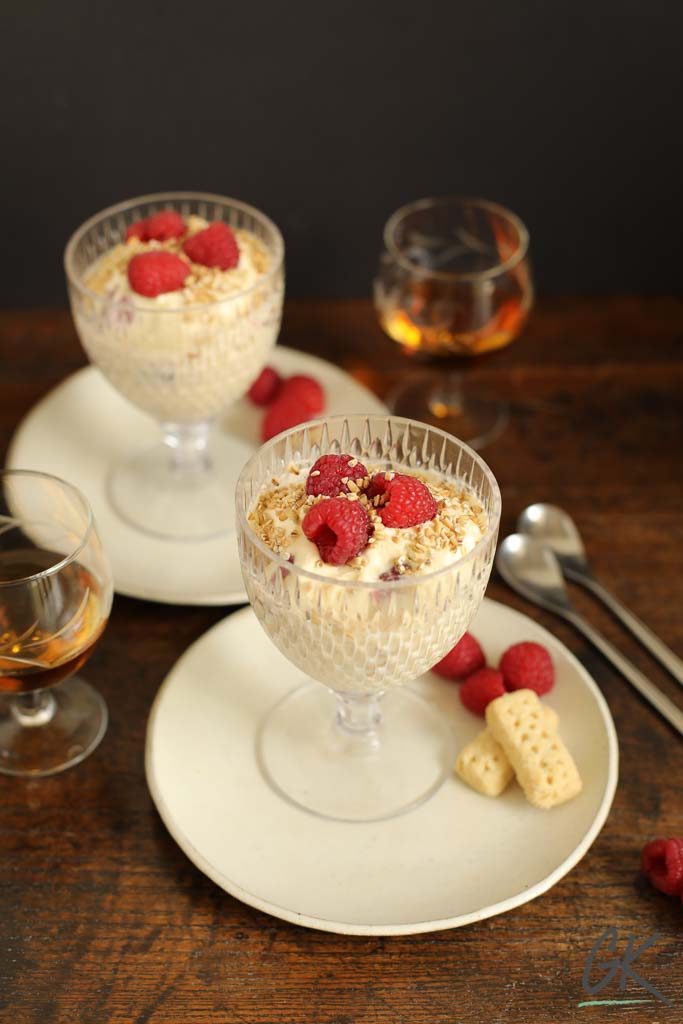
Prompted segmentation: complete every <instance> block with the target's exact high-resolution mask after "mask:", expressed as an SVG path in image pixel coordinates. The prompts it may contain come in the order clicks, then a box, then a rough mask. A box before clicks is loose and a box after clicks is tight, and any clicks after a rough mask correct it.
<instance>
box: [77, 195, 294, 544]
mask: <svg viewBox="0 0 683 1024" xmlns="http://www.w3.org/2000/svg"><path fill="white" fill-rule="evenodd" d="M162 209H173V210H176V211H177V212H178V213H180V214H181V215H182V216H183V217H188V216H190V215H191V214H195V215H198V216H201V217H203V218H205V219H206V220H208V221H214V220H221V221H224V222H226V223H227V224H229V225H230V226H231V227H232V228H233V230H238V229H245V230H248V231H250V232H251V233H252V234H253V235H255V236H256V237H257V238H258V239H259V241H260V242H261V243H262V245H263V246H264V248H265V250H266V251H267V253H268V256H269V266H268V269H267V271H266V272H265V273H264V274H263V275H262V276H260V277H259V278H258V279H257V280H256V282H255V283H252V284H251V285H249V286H248V287H245V288H244V289H243V290H241V291H239V292H236V293H235V294H234V295H230V296H228V297H226V298H223V299H220V300H218V301H212V302H205V303H193V304H192V305H181V304H180V302H179V301H178V297H177V293H173V292H170V293H167V294H165V295H162V296H159V297H158V298H157V299H147V298H145V297H144V296H136V295H129V294H125V295H121V294H116V293H112V294H107V295H99V294H97V293H96V292H94V291H92V290H91V289H90V288H88V287H87V285H86V284H85V280H86V278H87V276H88V272H89V271H90V270H91V268H92V266H93V264H94V263H95V262H96V260H98V259H99V257H100V256H102V254H103V253H105V252H107V251H108V250H110V249H111V248H112V247H113V246H115V245H116V244H117V243H119V242H121V241H123V240H124V239H125V236H126V229H127V228H128V226H129V225H130V224H132V223H133V221H136V220H139V219H141V218H144V217H148V216H150V214H152V213H156V212H158V211H159V210H162ZM64 266H65V270H66V277H67V283H68V289H69V298H70V300H71V309H72V313H73V317H74V322H75V324H76V329H77V331H78V334H79V337H80V339H81V342H82V344H83V347H84V349H85V351H86V352H87V354H88V356H89V357H90V359H91V360H92V362H93V363H95V365H96V366H98V367H99V369H100V370H101V371H102V373H103V374H104V375H105V377H107V379H108V380H109V381H110V382H111V383H112V384H113V386H114V387H115V388H116V389H117V391H119V392H120V393H121V394H122V395H124V396H125V397H126V398H127V399H128V400H129V401H130V402H132V403H133V404H134V405H136V406H137V407H138V408H139V409H142V410H143V412H146V413H148V414H149V415H150V416H153V417H154V418H155V419H156V420H157V421H158V422H159V423H160V426H161V436H162V438H163V441H162V442H161V443H160V444H159V445H158V446H156V447H155V448H153V449H152V450H151V451H146V452H143V453H141V454H137V455H135V456H134V457H133V458H132V459H131V460H129V461H127V462H126V463H124V465H122V466H120V467H117V468H116V470H115V471H114V473H113V474H112V475H111V477H110V481H109V494H110V498H111V500H112V503H113V504H114V506H115V507H116V509H117V511H118V512H119V513H120V514H121V515H122V517H123V518H124V519H126V520H127V521H129V522H130V523H132V525H134V526H136V527H138V528H140V529H143V530H145V531H147V532H151V533H153V534H156V535H159V536H162V537H169V538H173V539H188V540H194V539H201V538H203V537H208V536H215V535H216V534H218V533H222V532H225V531H226V530H228V529H229V528H230V525H231V522H232V501H231V494H232V488H231V475H232V484H233V485H234V482H235V478H234V468H233V469H231V466H232V467H234V465H235V463H236V464H237V465H241V463H242V461H243V459H244V451H243V449H242V448H240V449H239V451H237V450H232V449H231V448H230V446H229V444H228V442H227V441H226V440H225V439H224V438H222V437H221V436H220V434H219V433H218V432H216V431H212V425H213V423H214V421H215V419H216V417H218V416H219V415H220V413H221V412H222V411H223V410H224V409H225V408H226V407H227V406H229V405H230V404H231V403H232V402H234V401H236V399H238V398H240V397H241V396H242V395H243V394H244V393H245V392H246V391H247V389H248V388H249V387H250V385H251V384H252V382H253V381H254V380H255V379H256V377H257V376H258V374H259V373H260V371H261V369H262V368H263V366H264V364H265V363H266V361H267V358H268V353H269V352H270V350H271V348H272V346H273V345H274V344H275V342H276V340H277V336H278V332H279V329H280V319H281V314H282V301H283V295H284V243H283V240H282V236H281V234H280V232H279V230H278V228H277V227H276V226H275V224H273V222H272V221H271V220H270V219H269V218H268V217H266V216H265V215H264V214H262V213H261V212H260V211H259V210H256V209H254V208H253V207H251V206H247V205H246V204H245V203H241V202H238V201H237V200H234V199H228V198H226V197H223V196H216V195H210V194H205V193H194V192H175V193H173V192H163V193H159V194H157V195H150V196H142V197H140V198H138V199H131V200H128V201H126V202H124V203H119V204H118V205H116V206H112V207H109V208H108V209H106V210H103V211H102V212H101V213H98V214H97V215H96V216H94V217H91V218H90V220H88V221H86V222H85V223H84V224H82V225H81V227H79V228H78V230H77V231H76V232H75V233H74V235H73V236H72V237H71V239H70V240H69V242H68V244H67V246H66V250H65V254H64ZM238 269H239V267H238ZM236 272H237V271H236Z"/></svg>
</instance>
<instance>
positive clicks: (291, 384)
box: [282, 373, 325, 416]
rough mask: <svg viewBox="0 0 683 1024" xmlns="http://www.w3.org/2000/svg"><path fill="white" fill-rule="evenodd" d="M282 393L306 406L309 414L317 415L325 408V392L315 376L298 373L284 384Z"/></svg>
mask: <svg viewBox="0 0 683 1024" xmlns="http://www.w3.org/2000/svg"><path fill="white" fill-rule="evenodd" d="M282 393H283V395H286V396H287V397H288V398H291V399H293V400H294V401H297V402H300V403H301V405H303V406H304V408H305V409H306V411H307V412H308V415H309V416H317V415H318V413H321V412H322V411H323V409H324V408H325V392H324V390H323V386H322V384H320V382H319V381H317V380H316V379H315V378H314V377H309V376H307V375H306V374H303V373H296V374H294V376H293V377H288V378H287V379H286V380H285V382H284V384H283V385H282Z"/></svg>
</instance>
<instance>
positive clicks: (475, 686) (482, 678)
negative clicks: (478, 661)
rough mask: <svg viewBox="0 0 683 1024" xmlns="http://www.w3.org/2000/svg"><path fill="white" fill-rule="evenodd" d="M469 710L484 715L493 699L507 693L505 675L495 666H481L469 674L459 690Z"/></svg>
mask: <svg viewBox="0 0 683 1024" xmlns="http://www.w3.org/2000/svg"><path fill="white" fill-rule="evenodd" d="M458 692H459V693H460V700H461V701H462V702H463V704H464V705H465V707H466V708H467V709H468V711H473V712H474V713H475V715H482V716H483V714H484V712H485V711H486V707H487V705H488V704H490V703H491V701H492V700H496V698H497V697H502V696H503V694H504V693H505V684H504V683H503V677H502V675H501V674H500V672H498V671H497V670H496V669H495V668H480V669H479V671H478V672H474V673H472V675H471V676H468V677H467V679H466V680H465V682H464V683H463V684H462V686H461V687H460V690H459V691H458Z"/></svg>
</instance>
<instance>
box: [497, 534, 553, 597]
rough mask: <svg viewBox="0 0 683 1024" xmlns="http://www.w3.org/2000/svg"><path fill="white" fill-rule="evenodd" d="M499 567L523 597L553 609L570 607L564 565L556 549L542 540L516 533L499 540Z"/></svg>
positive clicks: (508, 581) (509, 582) (501, 572)
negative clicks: (501, 540)
mask: <svg viewBox="0 0 683 1024" xmlns="http://www.w3.org/2000/svg"><path fill="white" fill-rule="evenodd" d="M496 568H497V569H498V572H499V573H500V575H501V576H502V577H503V579H504V580H505V582H506V583H507V584H508V585H509V586H510V587H512V589H513V590H516V591H518V593H520V594H522V596H523V597H526V598H528V599H529V600H530V601H534V602H536V604H540V605H542V606H543V607H545V608H550V609H551V610H553V611H556V610H558V611H559V610H560V609H562V610H563V611H567V610H569V609H571V602H570V600H569V595H568V594H567V590H566V587H565V585H564V577H563V575H562V568H561V566H560V563H559V562H558V560H557V558H556V557H555V555H554V553H553V552H552V551H551V549H550V548H549V547H546V546H545V545H544V544H542V543H541V542H540V541H538V540H535V539H534V538H533V537H527V536H525V535H524V534H521V533H513V534H511V535H510V536H509V537H506V538H505V540H504V541H503V542H502V543H501V544H500V546H499V548H498V554H497V556H496Z"/></svg>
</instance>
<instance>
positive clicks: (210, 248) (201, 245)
mask: <svg viewBox="0 0 683 1024" xmlns="http://www.w3.org/2000/svg"><path fill="white" fill-rule="evenodd" d="M183 251H184V253H185V255H186V256H188V257H189V258H190V259H191V260H192V262H193V263H201V264H202V266H204V267H218V269H219V270H232V268H233V267H236V266H237V264H238V263H239V261H240V250H239V246H238V245H237V239H236V238H235V236H234V234H233V232H232V229H231V228H229V227H228V225H227V224H225V223H224V222H223V221H222V220H216V221H214V222H213V224H209V226H208V228H204V230H203V231H198V232H197V234H196V235H191V236H190V237H189V238H188V239H187V240H186V241H185V242H183Z"/></svg>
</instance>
